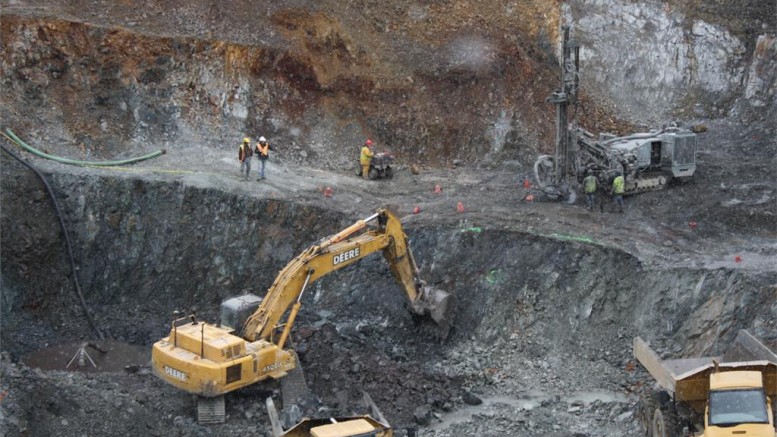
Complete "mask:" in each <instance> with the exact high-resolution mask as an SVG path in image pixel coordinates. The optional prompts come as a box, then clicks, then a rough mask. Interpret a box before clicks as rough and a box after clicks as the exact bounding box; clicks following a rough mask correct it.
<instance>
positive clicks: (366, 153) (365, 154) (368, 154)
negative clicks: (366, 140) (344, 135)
mask: <svg viewBox="0 0 777 437" xmlns="http://www.w3.org/2000/svg"><path fill="white" fill-rule="evenodd" d="M372 155H374V153H372V150H370V148H369V147H367V146H364V147H362V154H361V156H360V157H359V162H360V163H361V164H362V165H369V164H370V162H371V161H372Z"/></svg>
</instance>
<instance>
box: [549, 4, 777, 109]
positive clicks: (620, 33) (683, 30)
mask: <svg viewBox="0 0 777 437" xmlns="http://www.w3.org/2000/svg"><path fill="white" fill-rule="evenodd" d="M686 3H687V2H632V1H614V2H613V1H603V0H580V1H570V2H567V3H566V4H565V6H566V7H565V8H564V9H565V16H566V21H567V22H568V23H569V24H570V25H571V27H572V28H573V34H574V36H576V37H577V39H578V40H579V42H580V43H581V58H582V60H581V64H582V67H581V86H582V88H583V89H586V90H588V92H591V93H595V94H596V95H598V96H600V97H601V98H602V99H604V100H609V101H611V104H612V105H613V108H614V110H615V111H616V113H618V114H619V115H621V116H625V117H627V118H629V119H631V120H633V121H635V122H637V123H646V124H649V123H653V124H655V123H661V122H666V121H667V120H672V119H685V120H688V119H695V118H701V119H704V118H722V117H727V116H737V117H740V116H746V117H747V118H749V119H756V120H764V119H765V118H764V117H763V116H764V114H763V110H764V109H765V110H766V112H767V113H769V112H770V111H773V110H774V108H775V104H777V103H775V102H777V100H776V99H775V96H776V95H777V88H776V85H775V84H776V82H775V77H774V76H775V75H774V69H773V68H772V69H769V68H764V67H765V66H768V65H773V64H774V62H775V60H777V57H775V51H774V37H775V30H776V29H777V18H775V17H777V4H775V2H774V1H771V0H770V1H747V2H737V3H730V2H713V1H705V2H701V3H699V2H695V3H696V4H695V5H689V4H686ZM756 111H757V112H756Z"/></svg>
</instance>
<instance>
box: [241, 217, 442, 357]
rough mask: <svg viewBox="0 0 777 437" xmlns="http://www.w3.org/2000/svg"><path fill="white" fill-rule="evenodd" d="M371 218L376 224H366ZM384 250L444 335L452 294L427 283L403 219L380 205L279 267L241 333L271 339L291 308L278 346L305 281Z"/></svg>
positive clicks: (417, 306)
mask: <svg viewBox="0 0 777 437" xmlns="http://www.w3.org/2000/svg"><path fill="white" fill-rule="evenodd" d="M372 222H375V225H376V226H375V227H372V228H370V227H369V226H368V224H371V223H372ZM378 251H383V255H384V257H385V258H386V260H387V261H388V263H389V266H390V268H391V272H392V274H393V276H394V278H395V279H396V280H397V281H398V282H399V283H401V284H402V287H403V289H404V291H405V294H406V295H407V297H408V299H409V301H410V308H411V309H412V311H413V312H415V313H416V314H419V315H424V314H429V315H431V317H432V318H433V319H434V320H435V321H436V322H437V323H438V325H440V327H441V328H442V331H443V333H444V334H447V330H448V328H449V319H450V316H449V313H450V312H452V310H453V302H452V296H451V295H450V294H448V293H446V292H444V291H442V290H436V289H433V288H431V287H428V286H426V284H425V283H424V281H423V280H421V279H420V277H419V275H418V273H419V271H418V267H417V265H416V263H415V260H414V259H413V254H412V252H411V251H410V247H409V246H408V242H407V236H406V235H405V233H404V231H403V230H402V223H401V221H400V220H399V218H397V217H396V216H395V215H394V214H393V213H392V212H391V211H389V210H387V209H380V210H378V212H376V213H375V214H373V215H372V216H370V217H368V218H366V219H364V220H359V221H357V222H356V223H354V224H353V225H351V226H349V227H348V228H346V229H344V230H342V231H340V232H338V233H337V234H334V235H332V236H330V237H327V238H325V239H323V240H322V241H320V242H319V243H317V244H315V245H313V246H311V247H309V248H308V249H306V250H305V251H304V252H302V253H301V254H300V255H298V256H297V257H296V258H294V259H293V260H292V261H291V262H289V263H288V264H287V265H286V267H284V268H283V270H281V272H280V274H278V276H277V278H276V279H275V282H273V284H272V286H271V287H270V289H269V290H268V291H267V294H266V295H265V297H264V299H263V300H262V303H261V305H260V306H259V308H258V309H257V310H256V311H255V312H254V313H253V314H252V315H251V316H250V317H249V318H248V319H247V320H246V323H245V325H244V327H243V331H242V336H243V338H245V339H246V340H248V341H258V340H267V341H270V342H273V343H275V341H273V338H272V337H273V334H274V332H275V331H276V328H278V327H279V322H281V318H282V317H283V315H284V314H285V313H286V312H287V311H288V309H289V308H290V307H291V311H290V313H289V316H288V318H287V319H286V321H285V323H284V324H283V325H282V326H283V331H282V334H281V336H280V338H279V339H278V341H277V343H276V344H277V346H278V347H280V348H282V347H283V345H284V343H285V341H286V339H287V338H288V334H289V332H290V330H291V327H292V325H293V323H294V318H295V317H296V315H297V313H298V311H299V308H300V306H301V300H302V296H303V293H304V292H305V289H306V287H307V286H308V285H310V284H311V283H313V282H315V281H316V280H318V279H319V278H320V277H322V276H324V275H327V274H329V273H331V272H333V271H335V270H339V269H341V268H344V267H347V266H349V265H351V264H354V263H356V262H357V261H359V260H361V259H362V258H365V257H367V256H369V255H371V254H373V253H375V252H378Z"/></svg>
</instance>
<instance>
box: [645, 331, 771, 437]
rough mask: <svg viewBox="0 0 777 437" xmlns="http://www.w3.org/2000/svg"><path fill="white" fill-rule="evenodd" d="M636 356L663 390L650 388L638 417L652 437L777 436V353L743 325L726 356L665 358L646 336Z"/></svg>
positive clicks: (648, 434) (646, 391) (647, 433)
mask: <svg viewBox="0 0 777 437" xmlns="http://www.w3.org/2000/svg"><path fill="white" fill-rule="evenodd" d="M634 357H635V358H636V359H637V361H639V363H640V364H642V366H644V368H645V369H646V370H647V371H648V372H649V373H650V375H651V376H652V377H653V378H654V379H655V382H656V384H657V385H658V386H660V387H661V389H659V390H654V389H647V390H644V391H643V393H642V395H641V399H640V402H639V404H638V405H639V406H638V408H637V416H638V417H639V419H640V421H641V423H642V428H643V430H644V432H645V435H646V436H650V437H680V436H682V437H686V436H691V437H702V436H703V437H719V436H743V437H775V436H776V435H777V433H775V428H774V410H773V404H772V402H773V400H774V396H775V395H777V356H775V354H774V353H773V352H772V351H771V350H769V348H767V347H766V346H764V345H763V344H762V343H761V342H760V341H759V340H758V339H756V338H755V337H753V336H752V334H750V333H749V332H748V331H746V330H741V331H739V333H738V334H737V338H736V340H735V341H734V344H733V345H732V346H731V347H730V348H729V349H728V351H726V353H725V354H724V355H723V356H721V357H704V358H684V359H665V360H662V359H661V358H660V357H659V356H658V354H656V352H655V351H653V350H652V349H651V348H650V346H649V345H648V344H647V343H646V342H645V341H644V340H642V339H641V338H639V337H637V338H635V339H634Z"/></svg>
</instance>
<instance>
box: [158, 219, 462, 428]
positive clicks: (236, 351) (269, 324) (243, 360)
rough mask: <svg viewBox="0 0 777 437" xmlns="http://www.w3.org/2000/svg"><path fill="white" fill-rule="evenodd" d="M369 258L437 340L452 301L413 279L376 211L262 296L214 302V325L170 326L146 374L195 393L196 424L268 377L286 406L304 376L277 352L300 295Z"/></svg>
mask: <svg viewBox="0 0 777 437" xmlns="http://www.w3.org/2000/svg"><path fill="white" fill-rule="evenodd" d="M376 252H382V253H383V256H384V258H386V260H387V261H388V264H389V268H390V270H391V273H392V275H393V276H394V278H395V279H396V280H397V281H398V282H399V283H400V284H401V285H402V289H403V291H404V292H405V294H406V296H407V300H408V302H407V303H408V305H407V307H408V309H409V310H410V311H411V312H412V313H414V314H416V315H418V316H419V317H425V316H429V317H430V318H431V319H432V320H434V322H436V323H435V324H427V325H426V326H427V327H428V328H429V329H430V330H433V333H435V334H436V335H437V336H438V337H440V338H444V337H445V336H446V335H447V333H448V331H449V329H450V322H451V321H452V313H453V311H454V299H453V296H452V295H451V294H449V293H447V292H445V291H443V290H439V289H436V288H434V287H432V286H429V285H427V284H426V282H425V281H424V280H423V279H421V277H420V271H419V269H418V266H417V265H416V262H415V258H414V257H413V253H412V251H411V250H410V246H409V243H408V238H407V235H405V233H404V231H403V229H402V223H401V220H400V219H399V217H397V216H396V215H395V213H393V212H391V211H390V210H389V209H387V208H381V209H379V210H378V211H377V212H376V213H375V214H373V215H371V216H369V217H367V218H365V219H363V220H358V221H357V222H356V223H354V224H352V225H351V226H349V227H347V228H346V229H344V230H342V231H340V232H338V233H336V234H334V235H331V236H329V237H325V238H324V239H322V240H320V241H319V242H318V243H315V244H313V245H312V246H310V247H309V248H308V249H306V250H305V251H303V252H302V253H301V254H299V255H298V256H296V257H295V258H294V259H292V260H291V261H290V262H289V263H288V264H287V265H286V267H284V268H283V269H282V270H281V271H280V273H279V274H278V276H277V277H276V278H275V281H274V282H273V284H272V286H271V287H270V288H269V290H268V291H267V293H266V294H265V295H264V297H259V296H256V295H254V294H250V293H249V294H245V295H242V296H237V297H234V298H231V299H227V300H226V301H224V302H222V305H221V318H220V322H219V323H218V324H211V323H206V322H203V321H200V320H197V319H196V318H195V317H194V316H193V315H189V316H186V317H179V318H176V319H175V320H173V322H172V324H171V325H172V326H171V328H170V332H169V334H168V335H167V336H166V337H164V338H162V339H161V340H159V341H157V342H156V343H154V345H153V348H152V351H151V365H152V369H153V372H154V374H155V375H156V376H158V377H159V378H161V379H162V380H164V381H165V382H167V383H169V384H171V385H173V386H175V387H178V388H180V389H182V390H185V391H187V392H189V393H192V394H195V395H198V403H197V410H198V412H197V415H198V419H199V421H200V423H220V422H223V421H224V410H225V408H224V394H225V393H229V392H231V391H234V390H238V389H241V388H243V387H247V386H249V385H252V384H255V383H258V382H260V381H265V380H269V379H281V392H282V395H283V396H284V405H286V404H287V403H288V404H289V405H291V404H293V403H294V402H293V398H294V397H297V396H298V395H299V394H301V393H304V388H300V386H304V378H303V377H302V375H301V373H300V371H299V370H300V369H301V368H300V367H299V363H298V360H297V357H296V354H295V352H294V350H293V349H292V348H287V347H285V346H286V341H287V340H288V339H289V336H290V334H291V328H292V326H293V325H294V321H295V319H296V317H297V315H298V313H299V311H300V308H301V306H302V296H303V293H304V292H305V290H306V289H307V287H308V286H309V285H310V284H312V283H313V282H314V281H316V280H318V279H319V278H321V277H322V276H325V275H327V274H329V273H332V272H334V271H336V270H339V269H342V268H344V267H347V266H349V265H352V264H354V263H355V262H357V261H359V260H361V259H362V258H364V257H366V256H369V255H370V254H373V253H376ZM292 377H294V378H293V380H292ZM290 380H291V382H289V381H290Z"/></svg>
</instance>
